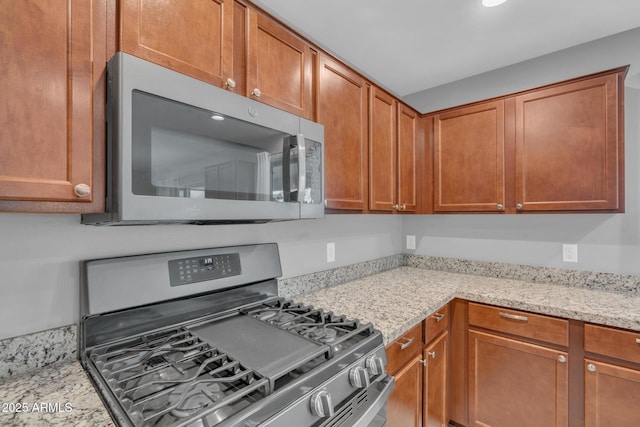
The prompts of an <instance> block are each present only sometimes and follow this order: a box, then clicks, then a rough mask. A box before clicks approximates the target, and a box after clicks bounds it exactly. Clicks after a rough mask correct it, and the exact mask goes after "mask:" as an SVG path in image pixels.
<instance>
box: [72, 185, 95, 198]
mask: <svg viewBox="0 0 640 427" xmlns="http://www.w3.org/2000/svg"><path fill="white" fill-rule="evenodd" d="M73 192H74V193H75V194H76V196H78V197H87V196H88V195H89V194H91V187H89V186H88V185H87V184H78V185H76V186H75V187H73Z"/></svg>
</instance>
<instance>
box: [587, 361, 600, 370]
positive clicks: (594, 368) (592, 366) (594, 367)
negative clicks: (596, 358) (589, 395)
mask: <svg viewBox="0 0 640 427" xmlns="http://www.w3.org/2000/svg"><path fill="white" fill-rule="evenodd" d="M597 370H598V369H597V368H596V365H594V364H593V363H589V364H588V365H587V371H589V372H595V371H597Z"/></svg>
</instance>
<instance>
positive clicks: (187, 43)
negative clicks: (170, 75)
mask: <svg viewBox="0 0 640 427" xmlns="http://www.w3.org/2000/svg"><path fill="white" fill-rule="evenodd" d="M120 6H121V9H120V49H121V50H122V51H123V52H127V53H129V54H131V55H134V56H137V57H138V58H142V59H145V60H147V61H150V62H153V63H156V64H159V65H162V66H164V67H167V68H170V69H172V70H175V71H178V72H180V73H183V74H186V75H189V76H191V77H195V78H197V79H200V80H203V81H205V82H208V83H211V84H214V85H216V86H220V87H225V86H227V84H228V83H229V84H230V86H234V84H233V82H232V81H228V79H230V78H232V77H233V61H232V59H233V55H232V52H233V23H234V19H233V18H234V16H233V11H234V8H233V6H234V2H233V1H231V0H226V1H225V0H193V1H158V0H121V3H120Z"/></svg>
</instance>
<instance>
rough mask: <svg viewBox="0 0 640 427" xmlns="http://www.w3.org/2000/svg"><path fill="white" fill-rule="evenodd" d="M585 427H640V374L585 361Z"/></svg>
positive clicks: (611, 365)
mask: <svg viewBox="0 0 640 427" xmlns="http://www.w3.org/2000/svg"><path fill="white" fill-rule="evenodd" d="M584 363H585V371H584V391H585V401H584V407H585V415H584V425H585V427H609V426H616V427H637V426H639V425H640V406H639V405H638V396H640V371H638V370H635V369H628V368H623V367H621V366H616V365H613V364H609V363H604V362H598V361H595V360H591V359H585V361H584Z"/></svg>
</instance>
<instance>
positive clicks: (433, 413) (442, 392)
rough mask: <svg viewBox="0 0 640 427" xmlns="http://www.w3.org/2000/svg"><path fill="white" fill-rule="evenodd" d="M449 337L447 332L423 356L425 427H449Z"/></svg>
mask: <svg viewBox="0 0 640 427" xmlns="http://www.w3.org/2000/svg"><path fill="white" fill-rule="evenodd" d="M447 341H448V336H447V333H446V332H445V333H444V334H443V335H441V336H440V338H438V339H437V340H435V341H434V342H433V343H432V344H431V345H429V346H428V347H427V348H426V349H425V350H424V354H423V358H424V360H426V362H427V365H426V366H425V368H424V406H423V408H424V416H423V421H424V423H423V425H424V427H447V425H448V422H449V415H448V410H447V402H448V399H447V397H448V391H449V387H448V383H447V376H448V372H447V370H448V365H449V364H448V357H449V354H448V343H447Z"/></svg>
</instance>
